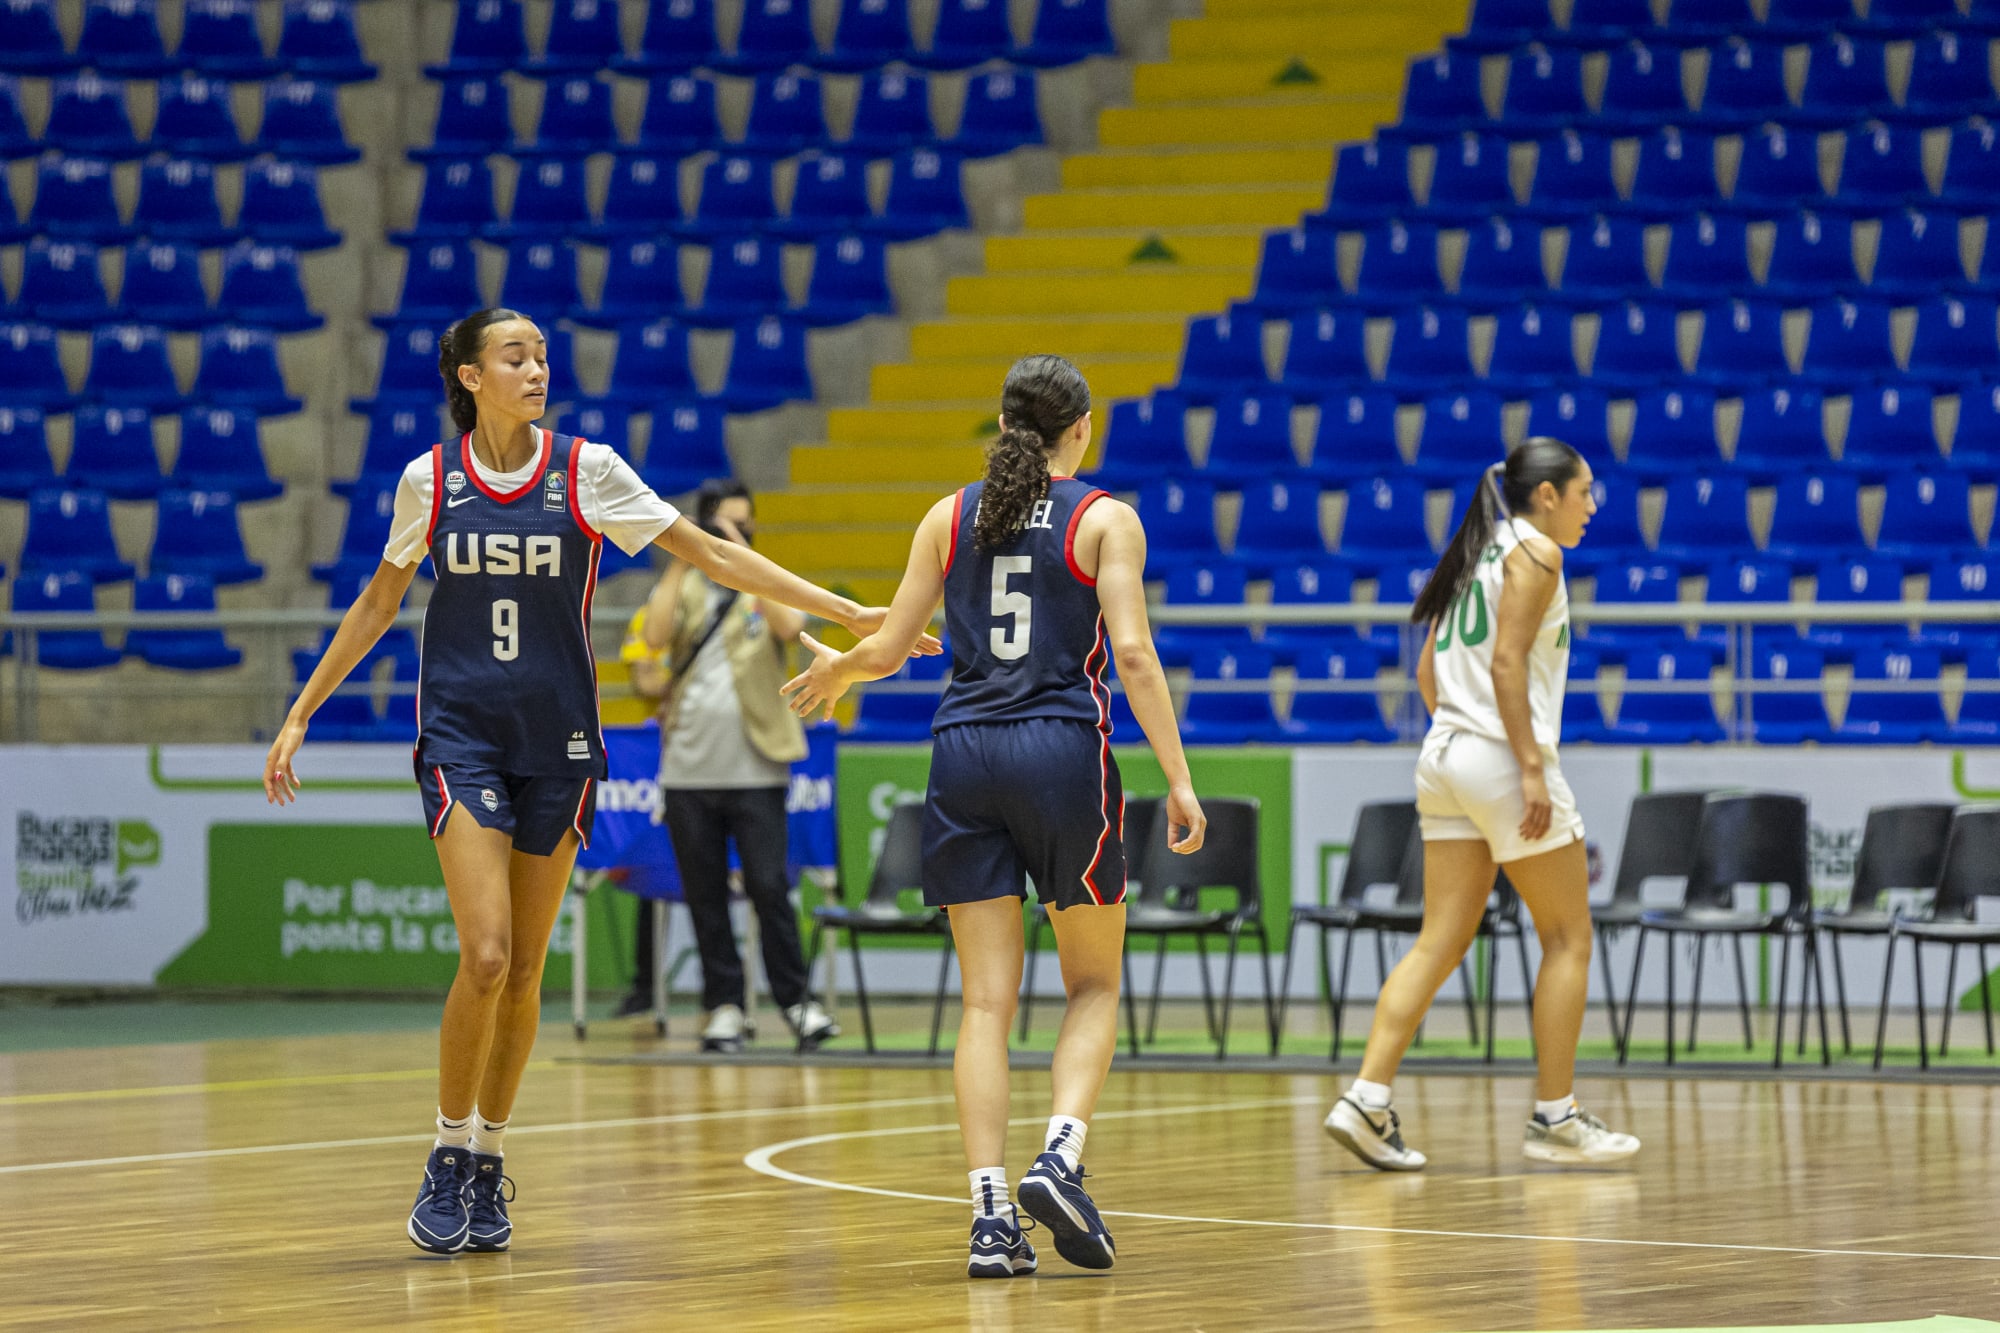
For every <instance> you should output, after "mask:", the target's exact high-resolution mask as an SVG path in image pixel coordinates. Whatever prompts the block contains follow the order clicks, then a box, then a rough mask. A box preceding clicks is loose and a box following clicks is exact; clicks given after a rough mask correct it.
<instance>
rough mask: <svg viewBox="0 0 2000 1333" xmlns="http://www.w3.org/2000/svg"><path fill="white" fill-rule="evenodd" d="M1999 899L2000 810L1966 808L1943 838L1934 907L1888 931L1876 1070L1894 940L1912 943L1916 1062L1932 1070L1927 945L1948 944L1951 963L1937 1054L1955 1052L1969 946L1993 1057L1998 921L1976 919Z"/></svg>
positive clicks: (1947, 969)
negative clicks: (1990, 951)
mask: <svg viewBox="0 0 2000 1333" xmlns="http://www.w3.org/2000/svg"><path fill="white" fill-rule="evenodd" d="M1992 897H2000V807H1991V806H1989V807H1981V808H1979V809H1963V810H1960V811H1959V812H1958V813H1957V814H1956V815H1954V816H1953V817H1952V821H1951V832H1950V833H1949V834H1948V835H1947V836H1946V838H1945V845H1944V863H1943V865H1942V866H1941V867H1940V868H1939V870H1938V890H1937V901H1936V906H1935V907H1934V908H1933V909H1932V912H1931V916H1930V919H1929V920H1927V921H1911V920H1908V919H1904V918H1898V919H1896V920H1895V921H1893V922H1892V923H1891V924H1890V927H1889V957H1888V960H1887V961H1886V962H1885V963H1884V964H1883V967H1882V1012H1881V1014H1880V1015H1879V1016H1877V1018H1876V1020H1875V1068H1877V1069H1880V1068H1881V1067H1882V1040H1883V1037H1884V1036H1885V1035H1886V1030H1887V1028H1888V1020H1889V982H1890V980H1891V978H1892V977H1893V976H1894V975H1895V970H1896V941H1897V940H1899V939H1907V940H1908V941H1909V942H1910V965H1911V966H1912V967H1913V968H1915V969H1916V981H1917V1063H1918V1064H1919V1065H1920V1066H1921V1067H1923V1068H1925V1069H1929V1068H1930V1067H1931V1055H1930V1036H1929V1033H1927V1032H1926V1031H1925V1018H1926V1015H1925V1012H1924V952H1923V950H1924V945H1926V944H1948V945H1950V946H1951V956H1950V957H1951V961H1950V962H1949V963H1947V964H1946V967H1945V981H1944V1020H1943V1023H1942V1030H1941V1031H1940V1032H1939V1034H1938V1055H1939V1056H1940V1057H1942V1056H1944V1055H1946V1054H1948V1053H1949V1052H1950V1049H1951V1011H1952V1009H1953V1007H1954V1005H1955V1003H1956V1001H1955V997H1954V994H1953V992H1954V991H1956V990H1957V989H1958V951H1959V949H1960V948H1961V947H1963V946H1965V945H1967V944H1970V945H1972V946H1974V947H1975V948H1976V949H1977V950H1978V951H1979V998H1980V1002H1981V1006H1982V1007H1983V1009H1984V1010H1985V1016H1986V1053H1987V1054H1988V1055H1991V1054H1993V992H1992V990H1991V987H1990V986H1989V984H1988V980H1987V978H1988V976H1989V975H1990V974H1989V973H1988V972H1987V970H1986V946H1987V945H1989V944H2000V922H1994V921H1979V920H1976V919H1975V913H1976V911H1977V907H1978V901H1979V899H1981V898H1992Z"/></svg>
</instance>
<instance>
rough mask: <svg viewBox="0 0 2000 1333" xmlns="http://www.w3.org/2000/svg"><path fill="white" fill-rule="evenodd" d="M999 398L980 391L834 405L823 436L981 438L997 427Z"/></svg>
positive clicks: (918, 440) (872, 440)
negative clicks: (950, 397) (948, 398)
mask: <svg viewBox="0 0 2000 1333" xmlns="http://www.w3.org/2000/svg"><path fill="white" fill-rule="evenodd" d="M999 400H1000V399H999V395H998V394H983V395H981V396H980V397H979V398H976V399H971V398H968V399H964V400H962V401H958V402H949V403H923V404H903V403H883V404H875V405H871V406H868V407H836V408H834V409H833V410H832V411H830V412H828V413H827V414H826V438H827V440H828V441H829V442H830V443H833V444H891V443H896V444H904V443H907V444H914V445H942V444H970V443H974V442H978V441H984V440H985V438H986V437H987V436H989V435H991V434H993V433H994V432H995V431H997V430H999V429H1000V427H999V424H998V423H997V422H996V421H995V420H994V409H995V405H996V404H997V403H998V402H999ZM888 475H890V476H893V475H894V474H893V473H890V474H888ZM925 475H926V476H928V475H929V474H925Z"/></svg>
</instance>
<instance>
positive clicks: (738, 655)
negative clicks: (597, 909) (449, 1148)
mask: <svg viewBox="0 0 2000 1333" xmlns="http://www.w3.org/2000/svg"><path fill="white" fill-rule="evenodd" d="M694 518H695V522H696V523H697V525H699V526H700V527H702V528H703V529H705V530H706V531H708V532H709V533H710V534H711V535H713V536H715V537H718V538H720V539H722V540H724V541H730V542H735V543H738V544H739V545H742V546H749V545H751V544H752V541H753V538H754V535H755V531H756V519H755V504H754V501H753V499H752V497H751V494H750V490H749V488H748V487H746V486H744V485H743V484H742V483H741V482H737V481H710V482H707V483H705V484H704V485H703V486H702V488H701V490H700V491H699V493H698V494H697V496H696V500H695V507H694ZM804 628H805V617H804V616H802V615H800V614H799V613H798V612H796V611H793V610H792V609H791V608H790V607H784V606H778V605H776V604H775V603H771V602H764V601H760V600H759V599H757V598H754V597H743V596H741V595H739V594H737V593H735V592H732V591H730V590H729V589H727V588H724V587H721V586H719V585H717V584H715V583H712V582H710V581H709V580H708V579H707V578H705V577H703V575H702V574H701V573H700V571H698V570H696V569H694V568H693V566H691V565H689V564H687V563H686V562H685V561H676V562H674V564H673V565H672V567H670V568H669V569H668V570H667V572H666V573H665V574H664V575H663V576H662V577H661V579H660V581H659V583H658V584H657V585H655V587H654V589H653V593H652V596H651V597H650V598H649V599H648V600H647V603H646V608H645V611H644V613H643V628H642V633H643V635H644V639H645V645H646V647H647V648H648V649H650V650H652V651H654V652H663V653H664V654H665V655H666V660H667V680H666V682H665V687H664V693H663V697H662V701H661V705H660V815H661V820H662V822H663V823H665V824H666V826H667V832H668V835H669V836H670V837H671V838H672V839H673V844H674V858H675V860H676V861H677V862H678V864H679V866H680V872H681V884H682V890H683V892H684V893H685V894H686V898H687V907H688V915H689V916H690V917H692V918H693V921H694V932H695V944H696V947H697V948H698V949H699V950H700V953H701V975H702V1008H703V1009H705V1010H707V1011H708V1024H707V1026H706V1027H705V1028H704V1029H703V1031H702V1035H701V1044H702V1049H703V1050H709V1051H724V1052H735V1051H740V1050H742V1049H743V1044H744V1041H745V1039H746V1037H747V1036H748V1035H750V1034H749V1033H748V1031H747V1023H746V1021H745V1015H744V998H745V995H744V979H743V961H742V956H741V954H740V953H739V952H738V950H737V943H736V932H735V930H734V928H733V927H732V925H731V924H730V920H729V845H730V843H731V842H732V841H733V842H734V843H735V844H736V856H737V860H738V861H739V862H740V863H741V866H742V870H743V888H744V892H745V894H746V895H747V896H748V897H749V899H750V905H751V908H752V909H753V910H754V911H755V912H756V913H757V925H758V934H759V938H760V939H761V940H762V943H763V954H764V974H765V976H766V977H767V978H768V979H769V982H770V986H771V993H772V996H773V997H774V998H775V999H776V1000H777V1002H778V1005H779V1007H780V1008H781V1009H783V1010H784V1013H785V1018H786V1020H787V1021H788V1022H789V1023H790V1024H791V1026H792V1030H793V1031H794V1032H795V1033H796V1034H797V1036H798V1039H799V1041H800V1043H801V1044H802V1045H804V1046H807V1047H813V1046H817V1045H819V1043H821V1042H823V1041H825V1040H827V1039H828V1038H829V1037H836V1036H839V1035H840V1028H839V1026H838V1025H837V1024H835V1023H834V1021H833V1019H832V1017H831V1016H830V1015H829V1014H828V1013H827V1012H826V1011H825V1010H824V1009H823V1008H821V1007H820V1005H819V1004H818V1002H817V1001H815V1000H814V999H813V997H812V994H811V992H810V990H809V988H808V985H807V980H806V963H805V955H804V952H803V950H802V949H801V947H800V944H799V926H798V917H797V914H796V913H795V911H794V909H793V907H792V901H791V884H790V882H789V880H790V876H789V873H788V865H787V846H786V819H785V794H786V792H787V791H788V789H789V788H790V784H791V765H792V763H793V761H795V760H798V759H802V758H804V757H805V754H806V738H805V729H804V728H803V727H802V726H801V725H800V723H799V720H798V719H797V718H796V717H794V716H793V715H792V712H791V710H790V709H789V708H788V707H787V706H786V705H785V702H784V700H783V699H781V698H780V697H779V695H778V687H779V686H780V685H781V684H783V683H784V680H785V676H786V671H785V646H786V645H787V644H791V643H795V642H797V641H798V637H799V633H800V631H801V630H803V629H804ZM641 935H642V937H644V943H643V944H642V946H641V947H642V949H643V950H645V952H648V953H650V947H649V946H650V944H651V937H650V932H646V931H643V930H642V931H641ZM651 966H657V962H654V963H652V964H651V965H650V966H648V967H647V968H646V969H645V970H642V972H641V973H640V978H639V980H638V982H637V983H635V986H636V987H637V988H639V989H646V990H650V975H651V974H650V967H651Z"/></svg>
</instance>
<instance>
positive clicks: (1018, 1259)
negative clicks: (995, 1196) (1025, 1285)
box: [965, 1208, 1035, 1277]
mask: <svg viewBox="0 0 2000 1333" xmlns="http://www.w3.org/2000/svg"><path fill="white" fill-rule="evenodd" d="M1007 1213H1008V1215H1007V1216H1006V1217H975V1218H973V1219H972V1256H971V1257H970V1258H969V1259H967V1260H966V1261H965V1275H966V1276H967V1277H1027V1276H1028V1275H1029V1274H1030V1273H1033V1272H1034V1271H1035V1247H1034V1246H1032V1245H1030V1244H1028V1238H1027V1236H1025V1235H1024V1234H1022V1233H1023V1232H1024V1231H1026V1230H1027V1228H1029V1227H1032V1226H1034V1221H1033V1219H1029V1220H1027V1221H1026V1222H1023V1220H1022V1218H1021V1216H1020V1214H1019V1213H1018V1212H1016V1211H1015V1210H1014V1209H1012V1208H1009V1209H1008V1210H1007Z"/></svg>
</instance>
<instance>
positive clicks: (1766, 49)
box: [1698, 36, 1792, 149]
mask: <svg viewBox="0 0 2000 1333" xmlns="http://www.w3.org/2000/svg"><path fill="white" fill-rule="evenodd" d="M1791 110H1792V103H1791V99H1790V98H1788V97H1786V95H1785V48H1784V46H1783V45H1782V44H1780V43H1778V42H1768V41H1762V40H1757V41H1751V40H1747V39H1746V38H1744V37H1742V36H1732V37H1730V38H1728V39H1727V40H1726V41H1724V42H1723V43H1722V44H1721V45H1719V46H1717V47H1714V48H1713V49H1711V50H1710V52H1709V58H1708V85H1707V87H1706V88H1705V89H1704V90H1703V92H1702V99H1701V114H1700V116H1699V117H1698V121H1699V123H1700V124H1702V125H1703V126H1704V127H1705V128H1708V129H1712V130H1716V131H1718V132H1720V133H1724V134H1728V133H1731V132H1734V131H1737V130H1740V129H1743V128H1745V127H1747V126H1751V125H1758V124H1762V123H1763V122H1765V121H1769V120H1781V119H1783V118H1784V117H1785V116H1786V115H1787V114H1788V113H1789V112H1790V111H1791ZM1747 146H1748V145H1747V143H1746V149H1747Z"/></svg>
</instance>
